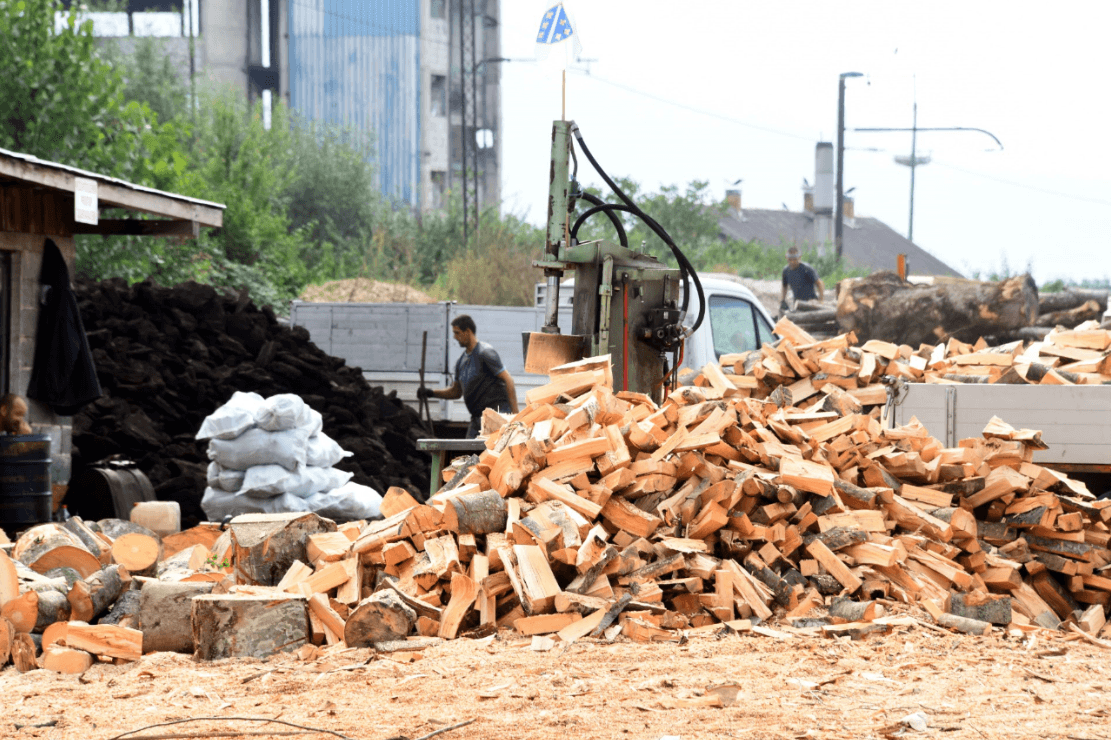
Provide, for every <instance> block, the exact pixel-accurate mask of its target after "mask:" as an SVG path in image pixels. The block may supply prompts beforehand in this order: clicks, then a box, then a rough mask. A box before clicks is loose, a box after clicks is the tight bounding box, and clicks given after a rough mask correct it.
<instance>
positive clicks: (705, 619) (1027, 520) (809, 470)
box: [0, 343, 1111, 667]
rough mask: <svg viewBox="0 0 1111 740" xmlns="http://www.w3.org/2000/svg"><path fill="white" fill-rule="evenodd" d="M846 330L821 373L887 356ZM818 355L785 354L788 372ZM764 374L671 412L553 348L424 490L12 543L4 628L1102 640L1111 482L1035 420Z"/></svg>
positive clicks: (186, 636)
mask: <svg viewBox="0 0 1111 740" xmlns="http://www.w3.org/2000/svg"><path fill="white" fill-rule="evenodd" d="M800 345H801V346H803V347H805V344H803V343H800ZM1062 346H1067V345H1062ZM846 349H847V347H841V346H839V345H836V344H834V345H829V346H827V347H825V348H823V350H822V351H821V354H820V356H818V357H817V358H816V360H815V362H816V363H817V364H818V366H819V369H821V370H823V371H824V372H825V373H826V376H827V377H838V378H847V377H861V375H860V369H857V370H856V372H855V374H854V375H849V374H848V373H846V372H844V370H845V369H846V368H847V366H849V365H850V364H852V363H858V362H859V364H861V365H862V364H863V363H864V362H867V359H866V358H867V357H873V358H875V357H883V355H881V354H873V353H872V352H871V351H869V353H868V354H867V355H861V358H860V360H859V361H858V360H855V359H852V358H850V357H849V356H847V355H846V354H845V350H846ZM811 350H812V348H811V349H805V348H804V349H802V350H801V351H798V352H792V351H791V349H790V346H789V344H788V343H784V344H781V345H780V349H779V350H777V351H778V352H781V353H782V354H781V355H780V356H781V357H782V358H783V362H784V363H785V365H786V366H790V367H792V368H794V367H795V366H798V368H799V369H800V371H801V369H802V368H803V367H805V366H806V365H805V363H806V362H807V361H808V353H809V352H811ZM954 356H955V357H961V356H965V355H963V354H960V353H957V354H955V355H954ZM762 357H763V359H762V360H761V361H760V366H761V367H764V369H765V370H768V371H769V372H771V370H772V368H774V374H775V375H778V376H780V377H784V376H786V375H787V373H786V370H785V367H784V366H777V365H776V363H777V362H778V360H777V358H776V357H774V356H768V355H764V356H762ZM884 359H885V366H886V369H887V371H888V372H890V371H891V369H892V366H893V365H896V364H898V365H904V366H905V367H908V368H910V367H913V365H912V364H911V363H912V361H911V360H910V358H903V357H901V355H900V354H898V353H896V354H895V355H894V356H893V357H892V358H884ZM922 359H923V360H926V358H922ZM738 362H744V360H738ZM929 362H930V361H927V366H928V364H929ZM764 363H767V364H764ZM769 365H770V366H771V368H769ZM755 367H756V366H755V365H754V366H753V369H755ZM963 367H964V368H966V367H967V366H963ZM923 369H925V368H923ZM834 370H836V371H838V372H830V371H834ZM874 372H879V371H878V370H876V371H874ZM865 376H867V377H868V379H869V380H871V379H872V378H873V377H874V373H873V372H867V373H865ZM766 377H767V376H766V375H765V376H764V378H757V377H756V376H755V372H751V373H746V374H744V375H741V374H738V373H727V372H724V371H723V370H722V368H721V367H720V366H717V365H712V366H708V367H706V368H705V369H704V371H703V373H701V374H700V375H699V376H698V378H696V381H695V383H694V384H693V385H690V386H684V387H682V388H680V389H678V390H676V391H674V392H672V393H671V394H669V395H668V396H667V397H666V399H665V400H664V402H663V403H662V405H657V404H656V403H654V402H653V401H652V400H651V399H650V398H648V397H647V396H644V395H640V394H636V393H626V392H620V393H614V392H613V391H612V390H611V384H612V377H611V369H610V366H609V360H608V358H592V359H589V360H584V361H582V362H579V363H573V364H571V365H567V366H563V367H561V368H556V369H555V370H553V371H552V376H551V378H550V382H549V384H547V385H545V386H542V387H539V388H536V389H533V390H531V391H530V392H529V393H528V401H529V404H528V406H527V407H526V408H525V409H523V410H522V411H521V412H520V413H519V414H517V415H516V416H515V417H513V418H512V419H511V420H507V419H504V418H502V417H499V416H498V415H497V414H494V413H493V412H490V413H489V414H488V418H487V420H486V421H487V422H488V426H489V427H490V428H491V429H492V431H491V432H490V434H489V436H488V437H487V440H486V447H487V449H486V450H485V451H484V452H483V453H482V454H481V455H478V456H475V457H471V458H465V459H464V460H463V461H460V462H458V464H456V465H455V466H453V467H452V468H450V469H449V470H448V471H446V472H445V478H446V479H447V481H446V483H445V485H444V486H443V487H442V488H441V489H440V491H439V492H437V494H436V495H435V496H433V497H432V498H431V499H430V500H429V501H428V502H427V503H425V504H421V503H419V502H417V501H416V500H415V499H414V498H413V497H412V496H410V495H409V494H408V493H406V492H405V491H404V490H403V489H400V488H391V489H390V490H389V491H388V492H387V494H386V496H385V498H384V500H383V502H382V507H381V510H382V515H383V517H384V518H383V519H381V520H376V521H371V522H351V523H347V524H343V525H340V526H339V527H337V526H336V525H335V524H334V523H333V522H331V521H329V520H326V519H321V518H320V517H318V516H316V515H315V514H311V513H309V514H304V513H302V514H286V515H248V516H243V517H239V518H237V519H235V520H233V521H232V522H231V524H230V525H229V526H228V528H227V530H226V531H223V532H221V531H220V529H219V528H218V527H216V526H214V525H209V526H207V528H206V527H202V528H198V529H193V530H189V531H187V532H183V533H180V534H176V535H170V536H168V537H166V538H165V539H163V540H161V541H160V542H158V543H157V545H156V546H152V545H151V544H150V543H149V542H147V541H146V540H145V539H144V540H143V541H142V542H140V539H139V537H132V536H131V535H142V537H144V538H148V539H149V536H150V535H148V534H147V533H146V532H141V531H140V532H135V531H133V530H128V531H124V530H123V529H122V528H120V527H119V525H115V524H113V523H112V522H108V523H103V522H102V523H100V526H98V527H95V528H94V527H92V526H86V525H85V524H84V523H81V522H72V521H71V522H68V523H66V524H65V525H53V524H52V525H42V527H40V528H36V529H33V530H30V531H29V532H28V533H26V534H24V535H23V537H21V538H20V540H19V541H18V542H17V543H16V544H15V547H14V552H13V555H14V557H15V559H16V560H17V561H19V562H20V565H19V569H20V570H19V571H18V573H17V571H16V569H15V568H13V567H12V566H11V565H10V564H8V565H6V566H5V565H4V562H5V561H6V559H5V558H2V557H0V604H2V607H0V614H2V616H3V618H4V619H5V620H7V621H6V622H5V621H0V641H2V640H3V639H4V638H3V636H4V634H9V635H14V637H12V638H10V639H9V640H8V642H9V643H11V644H13V645H14V644H16V643H19V644H20V645H21V646H22V647H20V648H18V650H19V653H20V656H21V657H17V658H16V660H17V661H18V663H19V664H21V665H23V666H25V667H26V666H28V665H33V663H34V660H35V655H34V638H32V637H31V636H29V633H35V632H41V633H42V636H41V644H42V645H44V646H46V647H45V648H44V651H45V652H44V654H43V657H42V658H40V659H39V660H40V661H42V662H43V663H44V664H45V663H47V662H53V663H55V664H58V663H59V659H58V658H56V657H51V656H55V655H57V654H63V653H62V652H61V651H62V650H63V649H65V650H82V651H86V652H88V653H89V654H90V655H93V654H95V655H100V656H106V657H108V658H134V657H136V656H137V655H138V654H140V653H141V652H149V651H152V650H181V651H191V652H194V653H195V654H196V655H197V656H198V657H201V658H204V659H214V658H220V657H234V656H247V655H253V656H261V655H267V654H270V653H273V652H276V651H280V650H290V649H299V648H301V649H303V650H305V651H307V654H312V651H313V650H314V647H313V646H314V645H324V644H328V645H339V644H340V643H343V644H345V645H347V646H351V647H358V646H378V647H379V648H381V649H385V648H383V646H384V645H387V644H389V643H390V642H391V641H397V640H403V639H405V638H409V639H413V638H415V637H417V636H423V637H439V638H454V637H456V636H458V635H461V634H481V633H488V632H490V631H493V630H495V629H498V628H506V629H512V630H515V631H516V632H518V633H521V634H525V635H534V636H537V638H538V639H542V640H553V641H554V640H557V639H558V640H560V641H563V642H571V641H574V640H576V639H579V638H582V637H585V636H590V635H600V634H605V635H607V636H609V637H611V638H612V637H614V636H615V635H616V634H618V633H620V634H624V635H626V636H627V637H628V638H630V639H633V640H638V641H661V640H676V639H681V635H682V634H683V632H684V631H689V630H708V629H709V630H712V629H719V628H720V626H721V624H726V625H728V626H729V627H730V628H732V629H735V630H754V631H758V632H759V631H762V632H768V627H767V626H765V625H764V624H762V623H764V622H769V623H774V624H775V625H776V626H777V629H779V630H780V631H783V630H793V631H796V632H798V631H801V632H803V633H810V634H819V635H836V634H851V635H859V634H863V633H867V632H871V631H880V630H885V629H888V628H889V627H890V626H891V625H892V624H900V623H903V624H905V623H906V621H907V620H909V619H918V620H920V621H926V620H929V622H930V623H931V624H932V625H933V626H935V627H937V626H938V625H940V626H941V627H943V628H950V629H955V630H960V631H963V632H968V633H977V634H983V633H987V632H988V631H990V630H991V629H992V625H998V626H1002V627H1007V628H1009V629H1012V630H1021V631H1032V630H1037V629H1043V628H1044V629H1064V628H1066V627H1067V628H1069V629H1074V630H1079V631H1081V632H1083V633H1084V634H1085V635H1087V636H1088V637H1090V638H1093V639H1099V638H1098V636H1099V635H1101V634H1102V635H1103V636H1108V633H1109V632H1111V627H1108V628H1105V625H1104V615H1105V608H1106V607H1107V605H1108V603H1109V602H1111V574H1109V573H1108V566H1109V564H1111V549H1109V543H1111V529H1109V527H1108V522H1109V521H1111V501H1108V502H1105V501H1097V500H1095V499H1094V497H1093V496H1092V495H1091V494H1090V493H1089V492H1088V491H1087V489H1086V488H1085V487H1084V486H1083V484H1081V483H1078V482H1076V481H1073V480H1070V479H1069V478H1068V477H1066V476H1064V475H1062V474H1060V473H1057V472H1054V471H1052V470H1050V469H1047V468H1044V467H1042V466H1039V465H1036V464H1034V463H1032V462H1031V459H1032V454H1033V451H1034V450H1035V449H1041V448H1043V447H1044V445H1043V444H1042V442H1041V440H1040V434H1039V433H1038V432H1036V431H1031V430H1016V429H1013V428H1011V427H1010V426H1008V425H1007V424H1006V423H1004V422H1003V421H1000V420H993V421H992V422H991V423H990V424H989V425H988V427H987V428H986V429H985V430H984V433H983V435H982V437H978V438H973V439H965V440H962V441H961V442H960V445H959V446H958V447H954V448H949V449H946V448H943V447H942V446H941V443H939V442H938V441H937V440H936V439H934V438H932V437H930V435H929V434H928V433H927V432H926V430H925V429H924V428H922V427H921V426H919V425H917V424H911V425H908V426H905V427H898V428H894V429H883V428H881V426H880V424H879V423H878V421H877V420H876V419H875V418H873V416H872V415H870V414H866V413H861V409H860V408H859V404H857V405H854V404H852V403H849V402H848V400H847V399H851V396H847V395H842V394H839V393H836V392H831V393H830V395H829V396H828V398H829V399H833V401H832V402H831V403H828V402H823V403H822V404H820V405H819V404H815V403H812V404H810V406H809V407H808V408H800V407H799V406H797V405H795V404H794V403H792V401H791V399H790V398H788V397H786V394H779V397H778V398H777V394H776V392H772V393H770V394H769V395H768V396H767V397H766V398H755V397H753V395H752V390H753V387H752V386H751V385H748V386H746V383H748V384H751V383H754V382H755V383H763V382H764V380H765V379H766ZM806 381H807V382H810V383H813V382H814V377H813V376H810V377H808V378H807V379H806ZM868 385H869V384H865V385H864V387H865V388H867V387H868ZM779 387H785V386H779ZM834 387H835V388H837V390H838V391H840V390H841V388H840V387H839V386H834ZM851 390H852V389H849V390H845V391H844V394H848V393H849V392H850V391H851ZM86 530H88V531H86ZM96 530H99V531H96ZM129 537H130V540H129V539H128V538H129ZM152 555H153V558H154V562H153V563H152V562H151V559H152ZM128 557H131V558H133V559H132V560H130V561H126V560H124V558H128ZM112 562H115V563H117V564H123V565H122V567H121V565H110V563H112ZM5 568H7V569H8V571H7V575H5V570H4V569H5ZM59 568H61V569H62V570H61V571H59V570H58V569H59ZM28 569H30V570H28ZM66 569H72V570H73V571H75V573H72V574H70V573H68V571H67V570H66ZM113 569H114V570H113ZM32 571H33V572H34V573H32ZM129 574H130V575H129ZM67 575H69V576H71V577H69V578H67V577H66V576H67ZM107 581H112V584H111V587H110V591H111V592H115V593H116V596H117V597H118V598H116V599H115V600H116V606H115V608H113V610H112V611H113V612H114V616H112V617H111V618H109V619H108V620H103V619H102V620H101V621H102V622H105V621H107V622H108V623H107V624H100V625H95V626H87V625H85V624H81V623H76V622H73V621H68V622H67V621H66V620H73V619H80V620H82V621H83V622H91V621H92V619H93V618H95V617H96V616H97V614H98V613H99V612H101V611H103V610H104V609H107V608H108V606H110V602H111V601H112V600H113V599H112V598H109V597H108V596H105V595H104V594H105V589H106V588H108V587H107V586H105V585H104V584H105V583H106V582H107ZM116 581H118V582H119V583H118V584H117V583H116ZM128 583H129V584H130V589H131V590H127V586H126V584H128ZM32 592H34V594H35V595H34V596H31V595H30V594H31V593H32ZM132 594H137V597H135V596H131V595H132ZM125 596H127V597H130V598H132V599H134V600H135V603H133V604H132V605H131V606H130V607H128V606H126V604H125V602H126V599H125V598H124V597H125ZM31 602H34V607H33V608H32V606H31ZM121 604H124V606H121ZM13 605H14V606H13ZM129 609H130V611H129ZM895 611H900V612H903V614H902V616H893V615H892V614H891V612H895ZM121 615H123V616H121ZM128 615H130V616H128ZM113 620H114V623H113ZM121 624H122V625H124V626H121ZM128 624H130V626H127V625H128ZM63 646H64V648H63ZM28 651H30V657H28ZM8 652H12V651H11V650H9V651H8ZM13 654H14V653H13ZM64 655H66V656H69V655H70V654H69V653H64ZM6 659H7V653H6V652H5V650H4V647H3V645H0V660H6ZM71 659H72V660H73V665H77V666H78V667H80V665H84V664H87V663H88V662H89V661H90V660H92V658H82V657H81V656H76V657H73V658H71ZM66 665H69V663H67V664H66Z"/></svg>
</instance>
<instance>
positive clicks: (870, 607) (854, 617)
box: [829, 596, 883, 622]
mask: <svg viewBox="0 0 1111 740" xmlns="http://www.w3.org/2000/svg"><path fill="white" fill-rule="evenodd" d="M829 615H830V616H831V617H837V618H839V619H844V620H846V621H848V622H871V621H872V620H873V619H876V618H878V617H882V616H883V607H882V606H881V605H879V604H877V603H876V602H875V601H854V600H852V599H848V598H845V597H843V596H839V597H836V598H834V600H833V603H832V604H830V605H829Z"/></svg>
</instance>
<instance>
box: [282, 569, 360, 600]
mask: <svg viewBox="0 0 1111 740" xmlns="http://www.w3.org/2000/svg"><path fill="white" fill-rule="evenodd" d="M348 578H349V575H348V572H347V566H345V565H344V564H343V563H328V564H327V565H325V566H324V567H323V568H321V569H320V570H318V571H316V572H315V573H313V574H312V575H311V576H309V577H308V578H306V579H305V580H303V581H301V582H300V583H298V584H297V585H296V586H290V587H289V589H288V590H289V591H290V592H292V593H299V594H301V595H302V596H305V597H308V596H312V595H313V594H322V593H325V592H327V591H331V590H332V589H333V588H336V587H338V586H341V585H343V584H344V583H345V582H346V581H347V580H348Z"/></svg>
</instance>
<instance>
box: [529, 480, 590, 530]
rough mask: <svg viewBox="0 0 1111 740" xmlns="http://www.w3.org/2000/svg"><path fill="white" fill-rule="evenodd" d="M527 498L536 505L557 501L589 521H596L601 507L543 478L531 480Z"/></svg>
mask: <svg viewBox="0 0 1111 740" xmlns="http://www.w3.org/2000/svg"><path fill="white" fill-rule="evenodd" d="M528 498H529V500H530V501H534V502H536V503H542V502H544V501H559V502H560V503H562V504H563V505H565V506H567V507H568V508H571V509H573V510H575V511H577V512H578V513H579V514H581V515H582V516H584V517H586V518H587V519H589V520H591V521H593V520H594V519H597V518H598V515H599V514H601V513H602V507H601V506H599V505H598V504H596V503H594V502H593V501H590V500H589V499H586V498H583V497H582V496H579V495H578V494H577V493H575V492H574V491H573V490H571V489H569V488H568V487H567V486H565V485H563V484H561V483H555V482H553V481H551V480H549V479H547V478H543V477H540V478H533V479H532V481H531V482H530V483H529V487H528Z"/></svg>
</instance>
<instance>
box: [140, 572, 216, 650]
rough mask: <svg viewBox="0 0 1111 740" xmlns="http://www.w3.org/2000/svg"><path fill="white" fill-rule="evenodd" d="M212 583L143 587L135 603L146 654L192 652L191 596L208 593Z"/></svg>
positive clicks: (157, 584) (193, 646) (148, 583)
mask: <svg viewBox="0 0 1111 740" xmlns="http://www.w3.org/2000/svg"><path fill="white" fill-rule="evenodd" d="M215 585H216V584H215V583H211V582H210V583H160V582H158V581H147V582H146V583H144V584H143V589H142V592H141V593H142V596H141V598H140V600H139V628H140V629H141V630H142V631H143V651H144V652H147V653H155V652H174V653H192V652H193V650H194V649H195V648H196V645H195V644H194V642H193V597H194V596H200V595H201V594H209V593H212V587H213V586H215Z"/></svg>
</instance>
